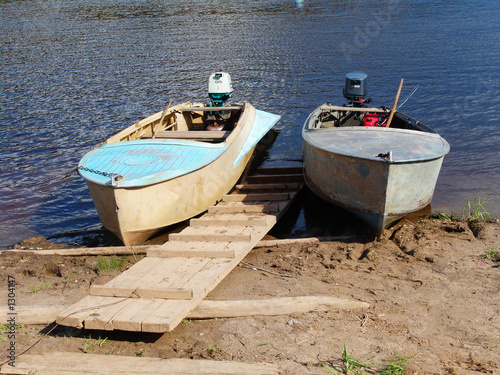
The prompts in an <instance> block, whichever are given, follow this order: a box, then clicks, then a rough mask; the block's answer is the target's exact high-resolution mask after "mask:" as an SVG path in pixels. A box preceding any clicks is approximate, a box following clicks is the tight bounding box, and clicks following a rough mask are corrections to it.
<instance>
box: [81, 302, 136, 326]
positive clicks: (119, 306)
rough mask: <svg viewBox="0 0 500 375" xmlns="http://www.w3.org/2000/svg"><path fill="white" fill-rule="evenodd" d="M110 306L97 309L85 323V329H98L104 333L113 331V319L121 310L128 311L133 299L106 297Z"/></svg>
mask: <svg viewBox="0 0 500 375" xmlns="http://www.w3.org/2000/svg"><path fill="white" fill-rule="evenodd" d="M104 298H106V299H107V301H108V304H107V306H105V307H101V308H99V309H96V310H94V311H93V312H92V314H90V315H89V316H88V317H87V318H85V321H84V322H83V327H84V328H85V329H97V330H104V331H112V330H113V321H112V320H113V317H114V316H115V315H116V314H117V313H118V312H119V311H121V310H126V309H127V308H128V306H129V305H130V304H131V303H132V299H131V298H113V297H104Z"/></svg>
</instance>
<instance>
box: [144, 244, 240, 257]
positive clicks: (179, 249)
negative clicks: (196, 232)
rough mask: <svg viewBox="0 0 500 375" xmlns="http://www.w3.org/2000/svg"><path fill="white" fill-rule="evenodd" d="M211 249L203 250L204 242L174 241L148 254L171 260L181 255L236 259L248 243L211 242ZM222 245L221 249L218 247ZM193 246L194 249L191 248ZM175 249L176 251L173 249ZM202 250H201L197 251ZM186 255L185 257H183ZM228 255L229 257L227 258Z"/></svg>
mask: <svg viewBox="0 0 500 375" xmlns="http://www.w3.org/2000/svg"><path fill="white" fill-rule="evenodd" d="M208 244H210V247H209V248H205V249H204V248H203V246H204V245H203V242H201V241H200V242H196V241H193V242H181V241H172V242H167V243H165V244H164V245H162V246H161V247H160V248H158V249H155V250H151V251H150V252H148V256H150V255H149V254H151V256H156V257H165V258H169V257H171V256H172V255H176V254H179V255H180V256H186V257H189V258H191V257H196V254H200V256H204V257H206V258H209V259H210V258H228V259H230V258H234V257H235V256H236V254H237V253H239V251H241V249H245V248H246V245H245V244H246V242H209V243H208ZM219 244H220V249H219V248H217V247H213V246H217V245H219ZM191 246H192V248H190V247H191ZM172 247H175V250H173V249H172ZM197 249H201V250H197ZM182 254H185V255H182ZM226 255H228V256H226Z"/></svg>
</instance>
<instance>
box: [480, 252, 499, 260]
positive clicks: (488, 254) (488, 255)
mask: <svg viewBox="0 0 500 375" xmlns="http://www.w3.org/2000/svg"><path fill="white" fill-rule="evenodd" d="M497 253H498V250H486V251H485V252H484V253H481V254H479V256H478V257H479V259H491V258H493V257H494V256H495V255H496V254H497Z"/></svg>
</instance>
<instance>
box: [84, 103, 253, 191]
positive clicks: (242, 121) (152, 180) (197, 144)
mask: <svg viewBox="0 0 500 375" xmlns="http://www.w3.org/2000/svg"><path fill="white" fill-rule="evenodd" d="M188 103H190V102H188ZM185 104H186V103H182V104H180V105H176V106H174V107H172V108H171V109H170V110H171V111H176V110H177V108H178V107H179V106H181V105H185ZM193 108H196V107H193ZM251 108H253V106H252V105H251V104H250V103H248V102H245V103H243V105H241V113H240V117H239V118H238V124H239V126H237V127H235V128H234V129H233V130H232V131H231V133H230V134H229V136H228V137H227V138H226V139H225V140H224V141H223V142H218V143H209V142H205V141H202V140H200V141H197V140H185V139H175V138H172V139H168V140H161V139H138V140H133V141H114V142H106V143H103V144H101V145H99V147H97V148H95V149H93V150H91V151H89V152H87V153H86V154H85V155H84V156H83V157H82V158H81V159H80V162H79V163H78V169H77V170H78V173H79V174H80V176H81V177H83V178H84V179H85V180H86V181H90V182H92V183H94V184H96V185H100V186H109V187H113V188H115V189H117V188H125V189H127V188H128V189H134V188H143V187H145V186H150V185H155V184H160V183H163V182H166V181H169V180H172V179H175V178H178V177H181V176H184V175H187V174H190V173H194V172H197V171H199V170H201V169H203V168H205V167H207V166H208V165H210V164H212V163H213V162H215V161H216V160H217V159H219V158H220V157H222V155H223V154H224V153H225V152H227V151H228V150H229V148H230V147H231V145H232V144H233V143H234V141H235V140H236V139H237V138H238V137H239V135H240V134H241V132H242V129H243V128H244V126H245V125H246V122H247V117H248V113H249V112H250V111H251ZM158 114H161V112H158V113H156V114H154V115H151V116H149V117H147V118H145V119H143V120H141V121H139V122H138V123H136V124H134V125H131V126H129V127H128V128H126V129H125V130H128V131H131V130H135V129H134V128H136V127H138V125H137V124H142V125H141V126H142V127H144V126H146V125H147V124H149V123H150V122H151V121H149V122H147V123H146V120H148V119H156V118H157V116H158ZM152 121H154V120H152ZM249 126H250V128H251V127H252V126H253V124H250V125H249ZM125 130H124V131H122V132H120V133H119V134H120V136H123V134H125ZM250 130H251V129H250ZM173 132H175V130H174V131H173ZM125 136H126V135H125ZM116 138H117V136H116V135H114V136H112V137H110V138H108V141H109V140H110V139H116ZM126 145H177V146H179V145H180V146H186V147H194V148H207V149H208V148H211V149H214V151H218V152H217V153H216V157H213V158H211V159H210V160H209V161H208V162H205V163H199V164H197V165H196V166H194V167H193V168H190V169H186V170H182V171H180V172H181V173H177V174H173V175H172V176H170V177H168V178H162V175H165V174H166V172H159V173H155V174H151V175H148V176H144V177H140V178H134V179H130V180H122V181H115V183H114V184H113V183H112V179H111V178H109V179H108V181H106V182H105V183H103V182H101V181H100V179H97V178H92V177H90V176H89V175H88V173H92V172H93V171H88V170H86V169H85V166H84V165H83V164H84V163H85V162H86V161H87V159H88V158H89V157H90V156H92V154H93V153H95V152H96V151H98V150H102V149H103V148H113V147H124V146H126ZM106 173H108V174H110V173H109V172H106ZM93 174H95V175H97V176H99V175H101V174H102V173H93ZM89 177H90V178H89ZM106 177H109V176H106ZM145 178H147V181H145V182H140V183H138V182H139V181H140V180H143V179H145Z"/></svg>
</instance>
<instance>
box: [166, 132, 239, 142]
mask: <svg viewBox="0 0 500 375" xmlns="http://www.w3.org/2000/svg"><path fill="white" fill-rule="evenodd" d="M229 134H231V132H230V131H229V130H220V131H207V130H166V131H165V130H162V131H159V132H157V133H156V138H164V139H165V138H167V139H201V140H218V139H225V138H227V137H228V136H229Z"/></svg>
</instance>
